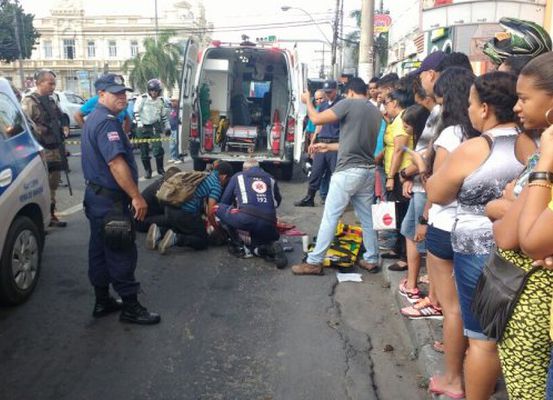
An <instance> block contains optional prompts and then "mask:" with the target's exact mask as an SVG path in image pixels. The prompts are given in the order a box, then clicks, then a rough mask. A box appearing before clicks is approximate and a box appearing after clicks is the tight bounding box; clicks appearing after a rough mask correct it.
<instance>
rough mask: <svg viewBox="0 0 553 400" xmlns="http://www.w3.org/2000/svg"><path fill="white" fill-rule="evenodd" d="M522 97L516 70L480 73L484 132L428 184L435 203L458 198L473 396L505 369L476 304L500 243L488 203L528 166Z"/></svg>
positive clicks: (477, 119)
mask: <svg viewBox="0 0 553 400" xmlns="http://www.w3.org/2000/svg"><path fill="white" fill-rule="evenodd" d="M516 101H517V95H516V78H515V77H514V76H513V75H511V74H508V73H504V72H492V73H489V74H485V75H482V76H480V77H478V78H476V80H475V82H474V85H473V86H472V87H471V91H470V97H469V117H470V120H471V123H472V125H473V127H474V128H475V129H476V130H478V131H480V132H482V135H481V136H480V137H477V138H473V139H471V140H468V141H466V142H464V143H463V144H461V145H460V146H459V147H458V148H457V149H456V150H455V151H454V152H453V153H451V155H450V156H449V157H448V158H447V159H446V161H445V162H444V164H443V166H442V167H441V168H440V169H439V170H438V171H435V173H434V175H433V176H432V177H431V178H430V179H429V181H428V183H427V191H428V198H429V200H430V201H432V203H437V204H444V205H445V204H448V203H450V202H451V201H453V200H457V216H456V222H455V226H454V227H453V230H452V232H451V241H452V247H453V251H454V260H453V264H454V273H455V282H456V286H457V291H458V296H459V304H460V306H461V315H462V318H463V328H464V334H465V336H466V337H467V338H468V341H469V348H468V351H467V355H466V358H465V370H464V377H465V393H466V398H467V399H470V400H473V399H482V400H484V399H485V400H488V399H489V397H490V396H491V394H492V393H493V390H494V387H495V382H496V380H497V377H498V376H499V373H500V371H501V368H500V365H499V358H498V355H497V346H496V343H495V341H493V340H489V339H488V338H487V337H486V336H485V335H484V334H483V333H482V329H481V327H480V324H479V323H478V321H477V320H476V318H475V317H474V315H473V314H472V312H471V310H470V305H471V302H472V298H473V295H474V289H475V288H476V283H477V282H478V279H479V278H480V275H481V273H482V269H483V268H484V264H485V262H486V261H487V259H488V257H489V255H490V253H491V251H492V248H493V246H494V241H493V233H492V222H491V221H490V220H489V219H488V217H487V216H486V214H485V206H486V204H487V203H488V202H489V201H491V200H494V199H497V198H499V197H501V194H502V191H503V188H504V187H505V185H506V184H507V183H508V182H510V181H512V180H513V179H514V178H516V176H517V175H518V174H519V173H520V171H521V170H522V169H523V167H524V166H523V164H522V163H521V162H520V161H519V160H518V159H517V158H516V155H515V143H516V141H517V136H518V129H517V126H516V123H515V120H516V116H515V114H514V111H513V106H514V105H515V103H516Z"/></svg>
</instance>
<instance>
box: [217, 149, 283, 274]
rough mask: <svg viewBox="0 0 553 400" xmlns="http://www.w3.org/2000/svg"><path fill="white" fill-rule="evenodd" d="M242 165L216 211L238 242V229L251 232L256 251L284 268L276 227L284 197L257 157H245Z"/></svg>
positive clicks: (255, 252) (253, 246)
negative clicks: (248, 158) (278, 212)
mask: <svg viewBox="0 0 553 400" xmlns="http://www.w3.org/2000/svg"><path fill="white" fill-rule="evenodd" d="M242 169H243V171H242V172H239V173H237V174H235V175H234V176H233V177H232V178H231V179H230V182H229V184H228V186H227V187H226V189H225V192H224V193H223V196H222V197H221V201H220V204H219V205H218V208H217V212H216V215H217V217H218V218H219V219H220V220H221V222H222V224H224V225H225V226H226V227H227V229H228V231H229V232H230V235H231V238H232V239H234V241H235V242H239V240H238V235H237V233H236V230H242V231H246V232H248V233H249V236H250V238H251V244H250V247H251V249H253V254H255V255H257V256H260V257H264V258H265V259H266V260H268V261H272V262H274V263H275V264H276V266H277V267H278V268H284V267H285V266H286V264H287V260H286V256H285V254H284V251H283V249H282V246H280V244H279V243H278V239H279V237H280V235H279V233H278V230H277V228H276V223H277V217H276V208H277V207H278V206H279V205H280V202H281V201H282V197H281V196H280V191H279V189H278V184H277V182H276V181H275V179H274V178H273V177H272V176H271V175H269V174H268V173H267V172H265V171H263V170H262V169H261V168H260V167H259V163H258V162H257V161H256V160H254V159H250V160H246V161H245V162H244V165H243V167H242ZM235 203H236V206H234V204H235Z"/></svg>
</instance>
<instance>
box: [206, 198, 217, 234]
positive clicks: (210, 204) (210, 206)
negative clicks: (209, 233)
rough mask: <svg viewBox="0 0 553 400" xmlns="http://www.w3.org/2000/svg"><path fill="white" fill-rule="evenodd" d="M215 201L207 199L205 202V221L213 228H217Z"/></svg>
mask: <svg viewBox="0 0 553 400" xmlns="http://www.w3.org/2000/svg"><path fill="white" fill-rule="evenodd" d="M216 206H217V200H215V199H208V200H207V220H208V221H209V224H210V225H211V226H213V227H216V226H217V221H216V220H215V211H216V210H217V208H216Z"/></svg>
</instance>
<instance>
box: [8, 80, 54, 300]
mask: <svg viewBox="0 0 553 400" xmlns="http://www.w3.org/2000/svg"><path fill="white" fill-rule="evenodd" d="M41 151H42V147H41V146H40V145H39V144H38V142H37V141H36V140H35V138H34V137H33V135H32V133H31V124H30V122H29V121H28V120H27V119H26V117H25V115H24V114H23V111H22V110H21V107H20V105H19V103H18V101H17V98H16V97H15V95H14V93H13V91H12V89H11V87H10V84H9V82H8V81H7V80H6V79H4V78H0V215H1V216H2V223H0V257H1V258H0V302H1V303H3V304H19V303H22V302H23V301H25V300H27V298H28V297H29V296H30V295H31V293H32V291H33V289H34V288H35V286H36V284H37V280H38V277H39V274H40V265H41V256H42V250H43V247H44V237H45V227H46V226H48V223H49V219H50V189H49V187H48V172H47V170H46V164H45V162H44V160H43V158H42V153H41Z"/></svg>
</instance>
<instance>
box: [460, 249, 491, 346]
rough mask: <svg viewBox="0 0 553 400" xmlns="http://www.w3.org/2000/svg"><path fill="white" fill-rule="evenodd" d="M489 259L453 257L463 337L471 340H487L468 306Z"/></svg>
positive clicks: (481, 255) (470, 255)
mask: <svg viewBox="0 0 553 400" xmlns="http://www.w3.org/2000/svg"><path fill="white" fill-rule="evenodd" d="M489 257H490V255H489V254H463V253H457V252H456V253H455V255H454V257H453V271H454V274H455V284H456V286H457V294H458V296H459V305H460V306H461V315H462V317H463V329H464V332H465V336H467V337H468V338H471V339H478V340H487V339H488V338H487V337H486V336H485V335H484V333H483V332H482V328H481V327H480V323H479V322H478V320H477V319H476V317H475V316H474V314H473V313H472V311H471V310H470V306H471V303H472V299H473V297H474V289H476V284H477V283H478V279H479V278H480V275H482V270H483V269H484V265H485V264H486V261H488V258H489Z"/></svg>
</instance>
